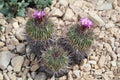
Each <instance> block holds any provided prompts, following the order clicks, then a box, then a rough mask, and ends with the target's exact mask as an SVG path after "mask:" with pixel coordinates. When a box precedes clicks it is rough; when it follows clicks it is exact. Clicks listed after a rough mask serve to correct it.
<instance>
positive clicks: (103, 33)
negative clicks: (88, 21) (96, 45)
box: [99, 31, 105, 39]
mask: <svg viewBox="0 0 120 80" xmlns="http://www.w3.org/2000/svg"><path fill="white" fill-rule="evenodd" d="M104 36H105V32H104V31H101V32H100V34H99V38H101V39H103V38H104Z"/></svg>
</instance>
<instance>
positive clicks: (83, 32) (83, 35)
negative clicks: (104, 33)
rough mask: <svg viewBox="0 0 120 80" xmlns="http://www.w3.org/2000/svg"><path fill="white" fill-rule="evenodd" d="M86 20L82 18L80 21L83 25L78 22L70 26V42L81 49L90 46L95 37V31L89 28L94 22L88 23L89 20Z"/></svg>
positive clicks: (68, 34)
mask: <svg viewBox="0 0 120 80" xmlns="http://www.w3.org/2000/svg"><path fill="white" fill-rule="evenodd" d="M84 20H85V19H83V20H82V21H83V22H82V21H80V22H81V23H82V25H80V24H76V25H75V26H74V27H72V28H70V30H69V32H68V33H67V36H68V40H69V42H70V44H71V45H72V46H73V47H74V48H76V49H78V50H80V51H84V50H87V49H88V48H90V46H91V44H92V42H93V39H94V36H93V32H92V31H91V30H88V28H90V27H91V24H92V23H89V22H88V23H87V21H86V20H85V21H84Z"/></svg>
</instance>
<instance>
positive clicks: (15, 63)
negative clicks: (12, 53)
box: [11, 56, 24, 72]
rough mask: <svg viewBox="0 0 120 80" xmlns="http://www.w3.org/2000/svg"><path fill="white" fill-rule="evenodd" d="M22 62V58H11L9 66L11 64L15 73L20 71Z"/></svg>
mask: <svg viewBox="0 0 120 80" xmlns="http://www.w3.org/2000/svg"><path fill="white" fill-rule="evenodd" d="M23 62H24V57H23V56H16V57H14V58H12V60H11V64H12V66H13V69H14V71H15V72H20V71H21V67H22V64H23Z"/></svg>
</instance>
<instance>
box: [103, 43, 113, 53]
mask: <svg viewBox="0 0 120 80" xmlns="http://www.w3.org/2000/svg"><path fill="white" fill-rule="evenodd" d="M104 47H105V48H106V49H107V51H108V52H111V51H112V48H111V46H110V45H109V44H108V43H105V44H104Z"/></svg>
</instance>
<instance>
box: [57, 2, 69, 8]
mask: <svg viewBox="0 0 120 80" xmlns="http://www.w3.org/2000/svg"><path fill="white" fill-rule="evenodd" d="M58 3H59V4H60V5H63V6H65V7H67V6H68V2H67V0H59V2H58Z"/></svg>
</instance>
